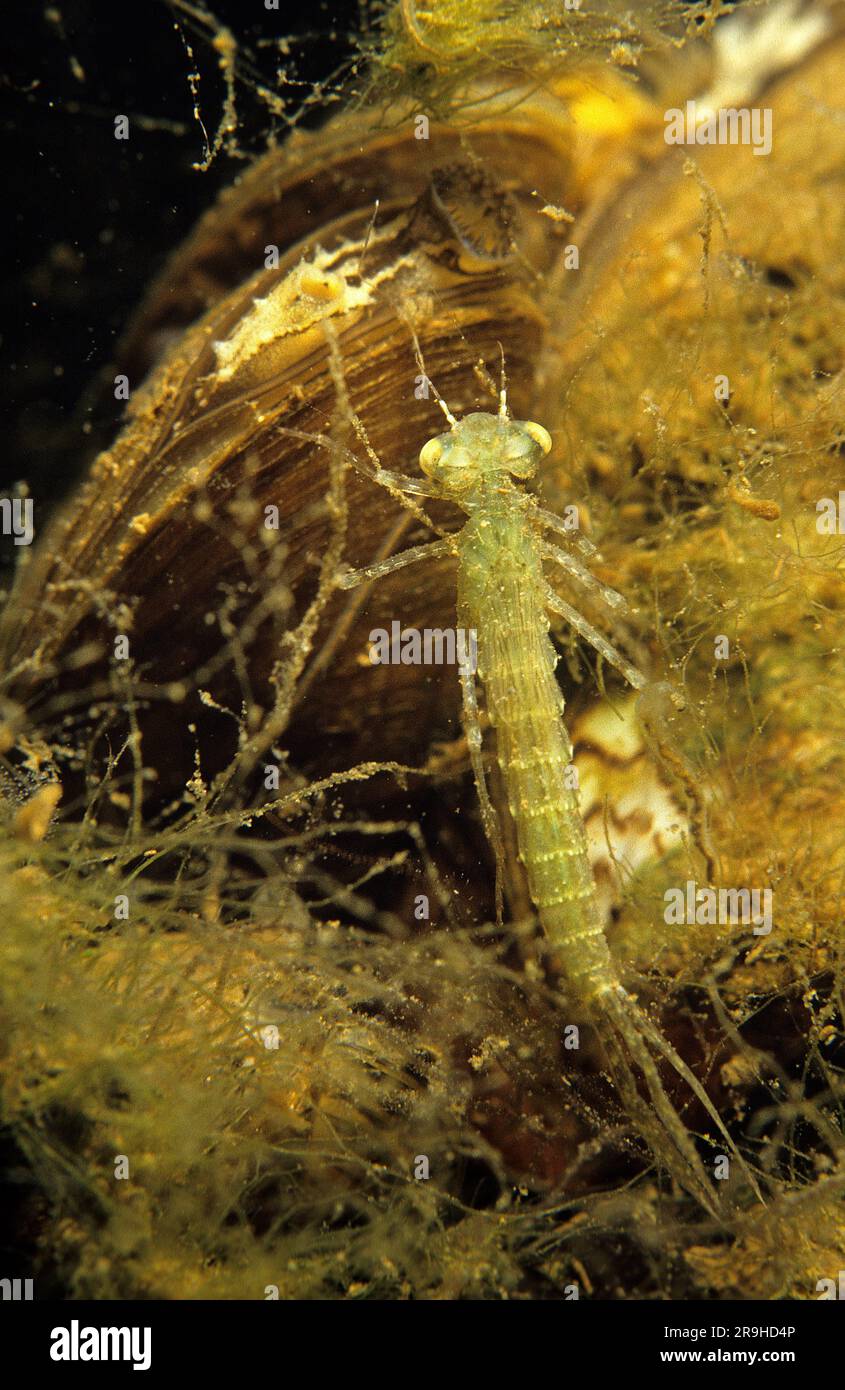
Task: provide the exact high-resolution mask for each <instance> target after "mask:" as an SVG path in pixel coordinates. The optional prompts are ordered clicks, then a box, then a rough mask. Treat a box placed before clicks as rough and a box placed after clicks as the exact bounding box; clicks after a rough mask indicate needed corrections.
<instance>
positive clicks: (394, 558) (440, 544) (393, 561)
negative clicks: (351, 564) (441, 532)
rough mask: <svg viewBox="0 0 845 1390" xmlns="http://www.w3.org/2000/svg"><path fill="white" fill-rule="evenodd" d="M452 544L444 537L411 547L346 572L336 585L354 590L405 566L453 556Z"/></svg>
mask: <svg viewBox="0 0 845 1390" xmlns="http://www.w3.org/2000/svg"><path fill="white" fill-rule="evenodd" d="M454 553H455V547H454V542H453V541H452V539H451V538H450V537H449V536H444V537H443V538H442V539H441V540H439V541H425V542H424V543H423V544H422V545H412V546H410V547H409V549H408V550H402V551H400V553H399V554H398V555H390V556H388V558H387V559H386V560H379V561H378V563H377V564H375V565H364V567H363V568H362V569H359V570H346V571H344V572H343V573H342V574H340V575H339V576H338V578H337V585H338V588H340V589H354V588H355V586H356V585H357V584H364V583H367V582H369V581H370V580H374V579H383V578H384V577H385V575H387V574H393V572H394V570H401V569H404V568H405V566H406V565H415V564H416V563H417V561H418V560H435V559H438V558H439V557H440V556H442V555H454Z"/></svg>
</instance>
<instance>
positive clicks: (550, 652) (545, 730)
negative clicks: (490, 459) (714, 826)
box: [458, 504, 613, 998]
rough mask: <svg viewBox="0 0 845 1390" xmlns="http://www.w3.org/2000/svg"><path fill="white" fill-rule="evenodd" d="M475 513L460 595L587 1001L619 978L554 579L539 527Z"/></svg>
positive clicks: (524, 836) (559, 941)
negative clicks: (541, 552)
mask: <svg viewBox="0 0 845 1390" xmlns="http://www.w3.org/2000/svg"><path fill="white" fill-rule="evenodd" d="M508 512H509V514H508V515H499V516H494V517H491V516H490V512H489V510H488V512H487V515H486V516H485V518H484V520H482V521H480V522H479V521H477V520H474V519H473V518H470V520H469V521H468V522H467V524H466V526H465V527H464V530H463V532H462V534H461V540H460V550H459V573H458V586H459V601H460V605H461V609H462V611H463V612H464V614H465V621H466V622H467V623H468V625H469V626H471V627H474V628H475V629H476V631H477V632H478V658H479V673H480V675H481V678H482V680H483V682H484V688H485V692H486V698H487V710H488V714H489V716H490V720H491V722H492V724H493V725H494V727H495V730H496V747H497V757H498V761H499V765H500V767H501V770H502V775H503V778H504V784H505V787H506V788H507V794H508V801H509V805H510V811H511V815H512V817H513V820H514V824H515V827H516V833H517V842H518V845H519V852H520V857H521V859H522V861H523V863H524V865H525V870H526V875H527V878H528V886H529V891H530V893H531V897H532V900H533V902H534V905H535V907H536V908H537V912H538V914H539V917H540V922H541V925H542V926H543V929H544V931H545V934H546V937H547V939H548V941H549V945H550V947H551V950H552V953H553V954H554V953H555V950H556V948H559V950H560V955H561V959H560V961H558V962H557V963H558V964H559V965H560V966H562V967H563V970H564V973H565V975H566V977H567V978H568V979H569V980H570V981H571V983H572V984H573V985H574V986H575V987H576V988H577V991H578V994H579V996H580V997H587V998H590V997H592V996H593V995H594V994H595V993H596V992H597V990H599V989H601V988H602V987H603V986H605V985H606V984H607V983H608V982H609V981H610V979H611V978H612V974H613V971H612V962H611V959H610V953H609V951H608V947H607V943H606V940H605V936H604V932H603V930H602V924H601V921H600V919H599V913H598V909H597V902H596V895H595V888H594V884H593V879H592V873H591V870H590V865H589V859H588V856H587V845H586V837H585V832H584V823H583V820H582V817H581V813H580V808H579V805H578V793H577V790H576V789H575V787H574V786H572V785H571V778H570V776H569V775H568V774H569V769H570V767H571V763H572V748H571V745H570V742H569V737H568V735H567V732H566V727H565V725H564V722H563V718H562V715H563V696H562V694H561V691H560V688H559V686H558V684H557V681H556V679H555V674H554V671H555V660H556V658H555V653H554V649H553V647H552V644H551V641H550V639H549V624H548V619H547V618H546V614H545V606H544V594H545V585H544V580H543V574H542V569H541V566H540V562H539V560H538V558H537V554H536V543H535V541H534V537H533V535H532V534H531V533H530V523H529V522H528V520H527V519H526V518H525V517H524V516H521V515H520V514H519V513H518V511H516V509H515V508H514V507H513V505H512V504H511V506H510V507H509V508H508Z"/></svg>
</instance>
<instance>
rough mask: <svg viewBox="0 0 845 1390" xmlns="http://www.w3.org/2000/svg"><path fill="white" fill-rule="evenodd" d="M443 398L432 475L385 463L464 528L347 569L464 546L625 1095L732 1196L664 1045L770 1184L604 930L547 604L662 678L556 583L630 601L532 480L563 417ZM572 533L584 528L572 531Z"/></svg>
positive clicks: (491, 819)
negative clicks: (643, 1003)
mask: <svg viewBox="0 0 845 1390" xmlns="http://www.w3.org/2000/svg"><path fill="white" fill-rule="evenodd" d="M438 401H439V404H440V406H441V408H442V409H443V411H444V414H445V415H446V418H447V420H448V422H449V426H450V428H449V430H448V431H447V432H446V433H444V434H441V435H438V436H437V437H436V438H434V439H430V440H429V441H428V443H427V444H426V445H425V446H424V448H423V449H422V451H421V453H420V468H421V470H422V472H423V474H424V475H425V477H426V479H427V480H428V481H427V483H422V482H414V481H411V480H410V479H405V478H402V477H401V475H397V474H394V473H391V474H387V473H386V472H385V471H384V470H381V469H379V470H377V474H376V476H377V477H380V480H381V481H383V482H385V484H389V485H390V486H391V490H393V489H395V488H397V487H398V488H401V489H405V490H407V491H410V492H412V493H415V494H417V495H422V496H430V497H438V498H447V499H448V500H450V501H452V502H454V503H456V504H457V505H458V506H459V507H460V508H461V509H462V510H463V511H464V512H465V513H466V522H465V524H464V526H463V528H462V529H461V530H460V531H458V532H456V533H455V534H452V535H449V536H445V537H442V538H441V539H439V540H437V541H433V542H430V543H428V544H423V545H419V546H414V547H412V548H411V549H409V550H406V551H404V552H402V553H401V554H399V555H396V556H393V557H392V558H390V559H388V560H384V561H382V562H381V563H379V564H376V565H372V566H370V567H368V568H364V569H359V570H356V571H351V572H346V573H345V574H344V575H343V576H342V577H341V579H340V583H341V585H342V587H344V588H351V587H352V586H353V585H355V584H358V583H360V582H361V581H363V580H372V579H377V578H379V577H380V576H382V575H386V574H389V573H391V572H392V571H393V570H395V569H398V568H400V567H402V566H404V565H408V564H413V563H416V562H417V561H420V560H424V559H426V558H429V557H434V556H436V555H444V554H451V555H454V556H455V557H456V559H457V562H458V599H457V608H458V622H459V623H460V624H462V625H463V626H464V627H465V628H467V629H475V631H476V633H477V641H478V676H479V678H480V680H481V682H482V684H483V688H484V693H485V698H486V706H487V713H488V716H489V719H490V722H491V724H492V725H493V727H494V729H495V732H496V745H497V757H498V762H499V766H500V768H501V771H502V775H503V779H504V785H505V788H506V791H507V796H508V802H509V805H510V810H511V814H512V816H513V820H514V824H515V827H516V835H517V844H518V847H519V855H520V858H521V859H522V861H523V863H524V866H525V870H526V876H527V880H528V886H529V891H530V893H531V898H532V900H533V903H534V906H535V908H536V910H537V914H538V916H539V919H540V923H541V925H542V927H543V930H544V933H545V936H546V938H547V941H548V945H549V951H550V954H551V956H552V959H553V963H554V965H555V967H556V969H557V971H558V972H559V974H560V976H561V977H562V979H563V980H564V982H565V985H566V987H567V991H568V993H569V995H570V996H571V998H572V1001H573V1003H574V1004H576V1005H577V1006H579V1007H581V1008H583V1009H584V1011H585V1013H586V1014H587V1015H588V1016H589V1017H590V1018H591V1020H592V1021H593V1022H594V1024H595V1025H596V1027H597V1029H598V1031H599V1034H600V1036H601V1039H602V1042H603V1044H604V1047H605V1051H606V1053H607V1057H608V1061H609V1063H610V1066H611V1071H612V1074H613V1076H614V1079H615V1081H616V1084H617V1086H618V1088H619V1091H620V1094H621V1096H622V1099H623V1102H624V1104H625V1105H626V1108H627V1110H628V1113H629V1114H630V1116H631V1118H632V1120H633V1121H634V1123H635V1125H636V1126H637V1128H638V1130H639V1132H640V1133H641V1134H642V1136H643V1138H645V1139H646V1141H647V1142H648V1143H649V1145H650V1147H651V1148H652V1150H653V1151H654V1152H655V1154H656V1155H658V1156H659V1157H660V1159H661V1160H662V1161H664V1162H665V1163H666V1166H667V1167H669V1168H670V1169H671V1170H672V1172H673V1174H674V1175H675V1176H676V1177H677V1179H678V1180H679V1181H680V1182H681V1184H682V1185H683V1186H685V1187H686V1189H687V1190H688V1191H691V1192H692V1193H693V1194H694V1195H695V1196H696V1197H697V1198H698V1199H699V1200H700V1201H701V1202H702V1203H703V1204H704V1205H705V1206H706V1207H707V1208H708V1209H709V1210H710V1211H711V1212H717V1211H718V1208H719V1201H718V1199H717V1197H716V1195H715V1190H714V1187H713V1185H712V1184H711V1182H710V1181H709V1180H708V1177H707V1173H706V1170H705V1168H704V1165H703V1163H702V1160H701V1158H700V1156H699V1154H698V1152H697V1150H696V1148H695V1146H694V1144H693V1141H692V1138H691V1136H690V1134H689V1132H688V1130H687V1129H686V1127H685V1125H684V1124H683V1122H682V1120H681V1117H680V1116H679V1114H678V1112H677V1110H676V1109H675V1107H674V1105H673V1104H672V1102H671V1100H670V1099H669V1096H668V1095H667V1092H666V1090H665V1088H664V1085H663V1082H662V1079H661V1076H660V1072H659V1069H658V1060H659V1059H663V1061H665V1062H668V1063H669V1064H670V1065H671V1066H672V1067H673V1068H674V1070H675V1071H676V1072H677V1073H678V1074H679V1076H680V1077H682V1078H683V1080H684V1082H685V1084H686V1086H687V1087H688V1088H689V1090H690V1091H691V1092H692V1093H693V1095H694V1096H695V1097H696V1098H697V1099H698V1101H699V1102H700V1103H701V1105H702V1106H703V1107H704V1109H705V1110H706V1112H707V1114H708V1115H709V1117H710V1119H711V1120H712V1121H713V1122H714V1123H715V1124H716V1126H717V1127H718V1130H719V1132H720V1134H721V1136H722V1138H723V1139H724V1141H725V1142H726V1144H727V1145H728V1146H729V1149H730V1151H731V1153H732V1154H733V1155H734V1156H735V1157H736V1158H737V1159H738V1160H739V1162H740V1163H741V1164H742V1166H743V1169H744V1170H745V1171H746V1173H747V1174H748V1177H749V1179H750V1181H751V1184H752V1186H753V1187H754V1188H755V1191H757V1188H756V1184H755V1183H754V1179H753V1176H752V1175H751V1174H750V1173H748V1170H747V1169H745V1164H744V1162H743V1160H742V1159H741V1157H740V1155H739V1154H738V1151H737V1150H736V1147H735V1145H734V1143H733V1141H732V1139H731V1138H730V1136H729V1134H728V1132H727V1130H726V1128H725V1125H724V1123H723V1121H722V1119H721V1117H720V1115H719V1114H718V1112H717V1110H716V1109H715V1107H714V1105H713V1103H712V1101H711V1100H710V1098H709V1096H708V1095H707V1094H706V1092H705V1090H704V1088H703V1086H702V1085H701V1083H700V1082H699V1080H698V1078H697V1077H696V1076H694V1075H693V1073H692V1072H691V1071H690V1069H689V1067H688V1066H687V1064H686V1063H685V1062H684V1061H683V1059H682V1058H681V1057H680V1056H679V1055H678V1053H677V1052H676V1051H675V1049H674V1047H673V1046H672V1044H671V1043H670V1042H669V1041H668V1040H667V1039H666V1038H665V1037H664V1036H663V1034H662V1033H661V1031H660V1029H659V1028H658V1027H657V1026H656V1025H655V1024H654V1023H653V1022H652V1021H651V1019H650V1018H649V1017H648V1016H647V1015H646V1013H645V1012H644V1010H643V1009H641V1008H640V1007H639V1005H638V1004H637V1002H636V1000H635V999H634V998H633V997H632V996H631V995H630V994H629V993H628V992H627V990H626V989H625V988H624V986H623V985H622V983H621V981H620V979H619V975H618V972H617V970H616V967H615V965H614V962H613V959H612V957H611V954H610V950H609V947H608V944H607V940H606V938H605V934H604V927H603V922H602V914H601V909H600V906H599V900H598V896H597V893H596V888H595V883H594V880H593V875H592V869H591V867H590V861H589V858H588V853H587V842H586V835H585V830H584V823H583V820H582V817H581V812H580V809H579V802H578V792H577V790H576V789H575V787H573V786H572V785H571V780H572V779H571V778H569V777H567V775H566V774H567V769H568V768H569V767H570V765H571V763H572V747H571V743H570V739H569V735H568V733H567V730H566V725H565V723H564V719H563V713H564V700H563V696H562V693H561V690H560V687H559V685H558V682H557V680H556V678H555V666H556V663H557V655H556V652H555V649H554V647H553V645H552V642H551V639H550V636H549V619H548V617H547V612H548V611H549V610H551V611H553V612H555V613H559V614H561V615H562V616H563V617H564V618H565V619H566V620H567V621H568V622H569V623H570V624H571V625H572V627H574V628H575V629H576V631H577V632H579V633H580V634H582V635H583V636H584V637H585V638H587V640H589V641H590V642H591V644H592V645H593V647H594V648H595V649H596V651H597V652H599V653H600V655H601V656H602V657H604V658H605V659H606V660H607V661H609V662H610V663H612V665H613V666H615V667H616V668H617V669H618V670H619V671H620V672H621V673H622V674H623V675H624V676H625V678H626V679H627V680H628V681H629V682H630V684H631V685H632V686H634V687H635V688H637V689H641V688H642V687H643V686H645V685H646V680H645V677H644V676H643V675H642V674H641V673H640V672H639V671H638V670H637V669H636V668H635V667H634V666H632V665H631V663H630V662H628V661H627V660H626V659H625V657H624V656H622V654H621V653H620V652H618V651H616V650H615V649H614V648H613V647H612V646H611V644H610V643H609V642H608V641H606V639H605V638H604V637H603V636H602V635H601V634H600V633H599V632H597V631H596V630H595V629H594V628H593V627H592V626H591V625H590V624H589V623H588V622H587V621H586V620H585V619H584V618H583V617H582V615H581V614H580V613H579V612H578V611H577V610H576V609H574V608H572V607H571V606H570V605H569V604H567V603H566V602H565V601H564V600H563V599H561V598H560V597H559V595H558V594H557V593H556V592H555V591H554V590H553V589H552V588H551V586H550V585H549V583H548V582H547V580H546V577H545V574H544V569H543V564H544V561H551V562H552V563H554V564H556V565H558V566H560V567H561V568H562V569H563V570H565V571H566V573H567V574H569V576H570V577H572V578H574V579H576V580H577V581H579V582H580V583H581V584H582V585H585V586H586V587H587V588H588V589H589V590H591V591H592V592H593V593H594V594H598V595H600V596H601V598H602V599H603V600H604V601H605V603H607V604H609V605H610V606H611V607H612V608H615V609H617V610H618V609H621V608H623V607H624V606H625V601H624V599H623V598H622V596H621V595H620V594H618V593H616V592H615V591H614V590H612V589H608V588H607V587H606V586H604V585H602V584H600V583H599V582H598V581H597V580H596V579H595V578H594V577H593V576H592V575H591V574H590V572H589V570H587V569H586V568H585V567H584V566H583V565H582V564H581V562H580V561H578V560H577V559H575V558H574V557H573V555H572V554H571V553H569V552H568V551H566V550H563V549H561V548H559V547H558V546H557V545H555V544H553V543H552V542H551V541H550V540H549V539H548V538H547V533H548V532H549V531H558V532H560V533H564V531H565V528H564V526H563V524H562V522H561V521H560V520H559V519H558V518H557V517H555V516H554V515H553V514H552V513H549V512H546V511H544V510H543V509H542V508H541V507H540V506H539V505H538V504H537V502H536V501H535V500H534V498H533V497H532V496H530V494H528V493H527V492H525V491H524V490H523V488H522V487H521V486H520V484H522V483H524V482H526V481H527V480H529V479H530V478H532V477H533V476H534V474H535V473H536V471H537V468H538V465H539V462H540V459H541V458H542V457H543V455H544V454H545V453H547V452H548V450H549V448H550V447H551V438H550V436H549V434H548V433H547V431H546V430H545V429H544V428H543V427H542V426H541V425H537V424H533V423H532V422H530V421H519V420H513V419H511V418H510V416H509V414H508V410H507V401H506V395H505V390H504V387H503V388H502V392H501V397H500V407H499V412H498V414H497V415H493V414H488V413H483V412H478V413H474V414H470V415H466V416H465V417H464V418H463V419H462V420H460V421H459V420H456V419H455V417H454V416H453V415H452V413H451V411H450V410H449V409H448V406H446V404H445V402H444V401H443V400H442V399H441V398H440V397H439V395H438ZM356 427H357V425H356ZM359 432H361V431H360V430H359ZM566 534H567V535H568V536H569V539H570V541H571V540H572V539H573V537H572V535H571V533H569V532H566ZM576 544H578V545H580V548H581V550H582V552H585V551H586V552H589V551H591V550H592V547H591V546H590V545H589V542H587V541H586V540H584V539H579V538H576ZM461 683H462V690H463V704H464V724H465V729H466V735H467V740H468V745H469V751H470V757H471V761H472V767H473V772H474V775H475V781H476V785H477V788H478V795H479V800H480V805H481V813H482V817H483V821H484V826H485V830H486V832H487V835H488V838H489V840H490V842H491V845H492V847H493V850H494V852H495V855H496V862H497V906H499V907H500V904H501V896H500V890H499V887H498V884H499V882H500V880H501V872H500V870H501V865H502V861H503V854H504V850H503V841H502V837H501V834H500V831H499V825H498V819H497V816H496V813H495V810H494V807H493V805H492V803H491V800H490V797H489V795H488V792H487V789H486V782H485V775H484V766H483V760H482V734H481V726H480V723H479V718H478V709H477V704H476V691H475V676H474V674H473V673H472V672H471V671H470V670H469V669H463V668H462V670H461ZM635 1069H636V1070H635ZM637 1070H638V1071H639V1073H640V1074H641V1077H642V1081H644V1083H645V1087H646V1091H647V1097H648V1098H647V1100H646V1099H645V1098H644V1097H643V1096H642V1095H641V1093H640V1089H639V1086H640V1084H641V1083H638V1081H637V1076H636V1071H637ZM667 1141H668V1143H667ZM758 1195H759V1193H758Z"/></svg>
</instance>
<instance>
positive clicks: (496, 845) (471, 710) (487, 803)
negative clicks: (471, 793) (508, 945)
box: [460, 666, 505, 926]
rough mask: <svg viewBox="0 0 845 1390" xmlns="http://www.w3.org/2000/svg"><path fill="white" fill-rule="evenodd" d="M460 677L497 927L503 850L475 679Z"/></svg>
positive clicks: (467, 673) (464, 674)
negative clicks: (491, 866)
mask: <svg viewBox="0 0 845 1390" xmlns="http://www.w3.org/2000/svg"><path fill="white" fill-rule="evenodd" d="M460 676H461V693H462V695H463V704H464V732H465V733H466V739H467V747H468V749H469V758H470V762H471V763H472V772H473V776H474V777H475V787H476V791H477V792H478V804H479V806H480V808H481V823H482V825H483V826H484V833H485V835H486V836H487V840H488V842H489V844H491V845H492V846H493V853H494V855H495V856H496V922H497V925H498V926H501V925H502V921H503V919H504V912H503V907H504V904H503V897H502V883H503V882H504V866H505V846H504V842H503V840H502V832H501V830H500V828H499V818H498V816H497V815H496V812H495V809H494V807H493V803H492V801H491V800H490V796H489V794H488V791H487V782H486V780H485V777H484V760H483V758H482V756H481V746H482V744H481V720H480V719H479V717H478V701H477V699H476V696H475V676H474V675H473V673H472V671H469V670H467V669H466V668H465V667H464V666H461V667H460Z"/></svg>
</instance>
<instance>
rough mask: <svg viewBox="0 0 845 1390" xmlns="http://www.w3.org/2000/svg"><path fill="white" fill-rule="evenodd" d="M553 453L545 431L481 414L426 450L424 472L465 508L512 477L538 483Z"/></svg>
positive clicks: (526, 422)
mask: <svg viewBox="0 0 845 1390" xmlns="http://www.w3.org/2000/svg"><path fill="white" fill-rule="evenodd" d="M551 447H552V441H551V437H550V435H549V433H548V431H547V430H544V429H543V426H542V425H535V424H534V423H533V421H531V420H509V419H508V418H507V417H506V416H502V415H488V414H486V413H485V412H482V411H478V412H476V413H475V414H472V415H465V416H464V418H463V420H459V421H458V422H457V424H455V425H453V426H452V428H451V429H450V430H448V431H447V432H446V433H445V434H438V435H437V436H436V438H434V439H430V440H429V441H428V443H427V444H425V445H423V448H422V450H421V451H420V468H421V469H422V471H423V473H424V474H425V475H426V477H427V478H430V479H431V481H432V482H433V483H434V484H435V486H436V487H437V488H438V489H439V491H440V492H441V493H442V495H443V496H444V497H448V498H450V499H451V500H452V501H454V502H462V501H465V500H467V499H468V498H470V497H471V496H472V495H473V493H476V492H478V490H479V489H481V488H483V487H484V486H485V485H486V484H489V483H496V482H497V481H504V479H505V478H506V477H508V476H510V477H512V478H519V479H521V480H524V479H526V478H533V476H534V474H535V473H536V471H537V468H538V465H539V463H540V459H541V458H542V457H543V455H544V454H547V453H548V452H549V449H550V448H551Z"/></svg>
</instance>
